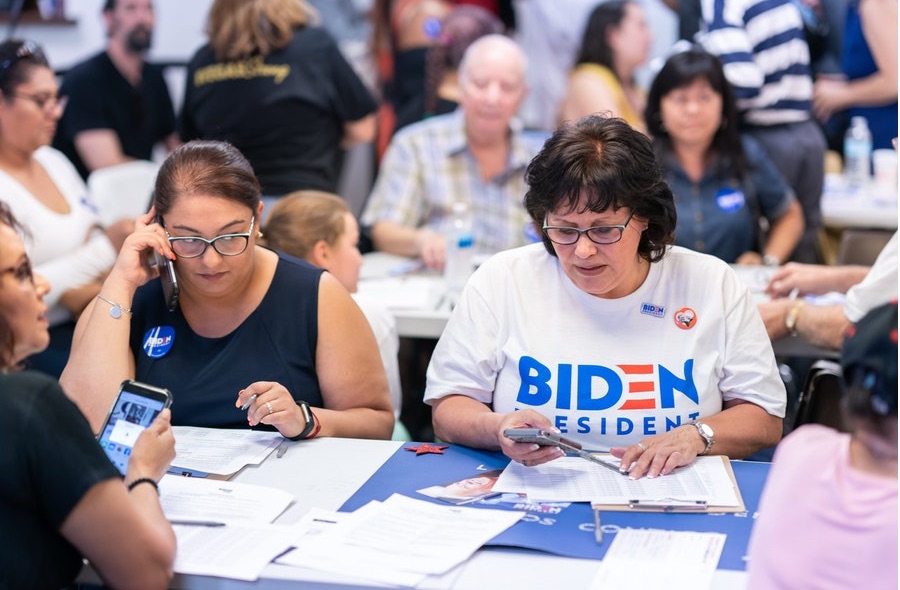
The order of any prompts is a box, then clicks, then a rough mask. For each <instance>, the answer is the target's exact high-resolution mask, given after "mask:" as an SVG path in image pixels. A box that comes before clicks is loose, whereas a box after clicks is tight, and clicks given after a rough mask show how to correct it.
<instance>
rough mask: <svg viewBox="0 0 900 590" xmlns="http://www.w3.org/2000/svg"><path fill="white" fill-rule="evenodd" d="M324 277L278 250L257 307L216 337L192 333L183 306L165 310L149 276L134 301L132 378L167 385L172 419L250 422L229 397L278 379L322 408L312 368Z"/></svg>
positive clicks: (220, 424) (223, 424) (231, 424)
mask: <svg viewBox="0 0 900 590" xmlns="http://www.w3.org/2000/svg"><path fill="white" fill-rule="evenodd" d="M321 276H322V269H320V268H316V267H314V266H312V265H311V264H308V263H307V262H305V261H302V260H298V259H296V258H293V257H290V256H287V255H285V254H279V260H278V266H276V267H275V276H274V277H273V278H272V283H271V285H269V289H268V291H267V292H266V294H265V296H264V297H263V300H262V301H261V302H260V304H259V306H258V307H257V308H256V309H255V310H254V311H253V312H252V313H251V314H250V315H249V316H248V317H247V319H246V320H244V322H243V323H242V324H241V325H240V326H238V327H237V328H236V329H235V330H234V331H233V332H231V333H230V334H227V335H225V336H223V337H221V338H205V337H203V336H200V335H198V334H196V333H195V332H194V331H193V330H192V329H191V327H190V325H189V324H188V323H187V321H186V320H185V318H184V315H183V314H182V313H181V308H180V307H179V308H176V309H175V311H174V312H170V311H169V310H168V308H167V307H166V305H165V302H164V300H163V294H162V288H161V287H160V284H159V280H158V279H157V280H153V281H150V282H149V283H147V284H146V285H144V286H143V287H141V288H139V289H138V290H137V292H136V293H135V296H134V300H133V302H132V306H131V308H132V311H133V314H134V315H133V316H132V319H131V338H130V343H131V352H132V354H133V355H134V357H135V379H137V380H138V381H142V382H145V383H152V384H153V385H156V386H159V387H165V388H167V389H168V390H169V391H171V392H172V424H176V425H183V426H207V427H214V428H247V413H246V412H243V411H241V410H240V409H239V408H235V407H234V402H235V401H236V400H237V395H238V391H240V390H241V389H243V388H245V387H247V386H248V385H250V384H251V383H254V382H256V381H277V382H278V383H280V384H282V385H283V386H284V387H285V388H287V390H288V391H290V392H291V395H292V396H293V397H294V399H304V400H306V401H307V402H309V404H310V405H312V406H313V407H322V394H321V391H320V389H319V379H318V376H317V375H316V342H317V339H318V334H319V332H318V324H319V321H318V312H319V279H320V278H321ZM263 426H265V425H263ZM261 429H263V430H271V429H272V428H271V427H265V428H261Z"/></svg>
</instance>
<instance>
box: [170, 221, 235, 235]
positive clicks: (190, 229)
mask: <svg viewBox="0 0 900 590" xmlns="http://www.w3.org/2000/svg"><path fill="white" fill-rule="evenodd" d="M242 223H247V222H246V221H242V220H240V219H236V220H234V221H230V222H228V223H226V224H225V225H223V226H222V227H220V228H219V229H218V231H217V232H216V235H221V234H222V233H223V232H224V231H225V230H227V229H228V228H230V227H231V226H233V225H240V224H242ZM170 227H171V229H177V230H179V231H184V232H193V234H194V235H197V236H200V235H203V232H201V231H200V230H199V229H196V228H193V227H190V226H188V225H173V226H170Z"/></svg>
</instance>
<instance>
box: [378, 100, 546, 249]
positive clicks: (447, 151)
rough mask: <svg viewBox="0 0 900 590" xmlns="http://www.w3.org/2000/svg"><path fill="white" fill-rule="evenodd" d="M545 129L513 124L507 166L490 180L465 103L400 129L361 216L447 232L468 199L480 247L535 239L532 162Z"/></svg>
mask: <svg viewBox="0 0 900 590" xmlns="http://www.w3.org/2000/svg"><path fill="white" fill-rule="evenodd" d="M544 139H545V137H544V134H535V135H532V134H530V133H529V134H523V133H521V132H518V131H515V130H512V131H510V153H509V157H508V161H507V165H506V169H505V170H504V171H503V172H501V173H500V174H498V175H497V176H495V177H493V178H491V179H489V180H487V181H485V180H483V179H482V177H481V172H480V171H479V168H478V162H477V161H476V160H475V157H474V156H473V155H472V152H471V151H470V150H469V148H468V144H467V141H466V134H465V130H464V118H463V111H462V109H457V110H456V111H454V112H452V113H449V114H447V115H440V116H437V117H432V118H430V119H426V120H424V121H420V122H418V123H415V124H413V125H410V126H408V127H405V128H403V129H401V130H400V131H398V132H397V134H396V135H395V136H394V138H393V139H392V140H391V144H390V146H389V147H388V150H387V151H386V152H385V154H384V158H383V159H382V161H381V165H380V167H379V173H378V179H377V180H376V181H375V186H374V187H373V189H372V194H371V195H370V196H369V201H368V203H367V204H366V209H365V211H364V212H363V215H362V220H361V223H362V225H364V226H371V225H373V224H374V223H375V222H377V221H393V222H395V223H399V224H403V225H406V226H410V227H417V228H418V227H427V228H429V229H431V230H434V231H436V232H440V233H445V232H446V231H447V230H448V229H449V224H450V221H451V219H452V207H453V203H454V202H455V201H463V202H465V203H467V204H468V205H469V211H470V212H471V216H472V234H473V238H474V240H475V252H476V253H479V254H494V253H496V252H499V251H501V250H506V249H508V248H515V247H518V246H523V245H525V244H527V243H530V242H531V241H533V240H532V239H529V237H528V235H527V234H526V226H529V229H530V226H531V218H530V217H529V216H528V214H527V213H526V212H525V208H524V206H523V203H522V199H523V197H524V196H525V190H526V184H525V168H526V166H528V164H529V162H531V159H532V158H533V157H534V156H535V155H536V154H537V153H538V151H539V150H540V148H541V146H542V145H543V141H544Z"/></svg>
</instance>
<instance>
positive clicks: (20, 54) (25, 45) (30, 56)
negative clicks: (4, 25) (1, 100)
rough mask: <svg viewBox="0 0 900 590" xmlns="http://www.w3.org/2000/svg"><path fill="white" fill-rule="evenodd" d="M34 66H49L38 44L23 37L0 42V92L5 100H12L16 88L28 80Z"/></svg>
mask: <svg viewBox="0 0 900 590" xmlns="http://www.w3.org/2000/svg"><path fill="white" fill-rule="evenodd" d="M36 67H44V68H49V67H50V63H49V62H48V61H47V56H46V55H44V50H43V49H41V46H40V45H38V44H37V43H35V42H34V41H28V40H23V39H9V40H7V41H3V42H2V43H0V92H2V93H3V95H4V96H6V97H7V100H12V95H13V94H15V90H16V88H18V87H19V86H20V85H22V84H24V83H25V82H27V81H28V80H29V78H30V77H31V71H32V70H33V69H34V68H36Z"/></svg>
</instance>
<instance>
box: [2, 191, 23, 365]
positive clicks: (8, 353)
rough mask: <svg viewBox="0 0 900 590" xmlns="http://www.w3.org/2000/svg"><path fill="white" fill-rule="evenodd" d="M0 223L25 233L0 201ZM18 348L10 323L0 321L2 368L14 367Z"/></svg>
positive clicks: (7, 207)
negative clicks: (14, 358) (14, 357)
mask: <svg viewBox="0 0 900 590" xmlns="http://www.w3.org/2000/svg"><path fill="white" fill-rule="evenodd" d="M0 224H2V225H6V226H9V227H11V228H12V229H13V230H14V231H15V232H17V233H19V234H22V233H24V229H23V227H22V226H21V225H20V224H19V222H18V221H17V220H16V218H15V216H14V215H13V214H12V211H11V210H10V209H9V206H8V205H7V204H6V203H4V202H3V201H0ZM15 350H16V340H15V336H14V335H13V332H12V330H11V329H10V327H9V325H8V324H7V323H6V322H4V321H0V370H3V371H5V370H8V369H11V368H13V366H14V363H13V356H14V354H15Z"/></svg>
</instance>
